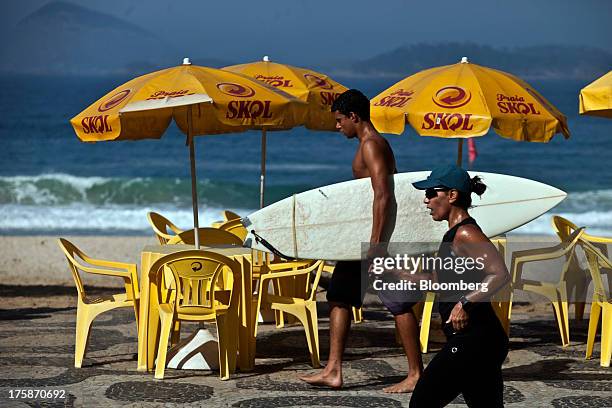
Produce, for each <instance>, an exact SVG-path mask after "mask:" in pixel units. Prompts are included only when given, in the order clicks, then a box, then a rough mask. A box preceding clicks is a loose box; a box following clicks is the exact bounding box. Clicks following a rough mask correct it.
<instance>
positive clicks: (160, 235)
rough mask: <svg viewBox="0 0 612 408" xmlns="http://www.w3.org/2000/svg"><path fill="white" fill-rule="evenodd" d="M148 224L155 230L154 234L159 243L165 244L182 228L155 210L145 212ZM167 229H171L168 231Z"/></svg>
mask: <svg viewBox="0 0 612 408" xmlns="http://www.w3.org/2000/svg"><path fill="white" fill-rule="evenodd" d="M147 219H148V220H149V224H151V227H152V228H153V231H154V232H155V236H156V237H157V239H159V243H160V244H162V245H165V244H166V243H168V241H169V240H171V239H172V238H174V237H175V236H177V235H178V234H180V233H181V232H183V230H182V229H180V228H179V227H177V226H176V225H174V224H173V223H172V222H171V221H170V220H169V219H167V218H166V217H164V216H163V215H161V214H158V213H156V212H153V211H151V212H149V213H147ZM168 230H170V231H172V233H169V232H168Z"/></svg>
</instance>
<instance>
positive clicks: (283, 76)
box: [223, 56, 348, 207]
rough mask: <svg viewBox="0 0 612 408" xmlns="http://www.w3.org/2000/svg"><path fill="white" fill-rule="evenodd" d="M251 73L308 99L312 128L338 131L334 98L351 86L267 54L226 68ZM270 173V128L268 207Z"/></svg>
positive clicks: (263, 142)
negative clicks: (256, 59) (273, 58)
mask: <svg viewBox="0 0 612 408" xmlns="http://www.w3.org/2000/svg"><path fill="white" fill-rule="evenodd" d="M223 69H224V70H228V71H231V72H237V73H240V74H243V75H247V76H250V77H252V78H255V79H257V80H259V81H262V82H265V83H267V84H268V85H271V86H274V87H276V88H278V89H282V90H283V91H284V92H286V93H288V94H290V95H292V96H294V97H296V98H298V99H300V100H302V101H303V102H306V103H307V104H308V113H307V114H306V121H305V123H304V126H306V128H308V129H311V130H330V131H331V130H336V120H335V118H334V115H333V114H332V112H331V111H330V108H331V105H332V103H333V102H334V100H335V99H336V98H337V97H338V95H340V94H341V93H343V92H344V91H346V90H347V89H348V88H347V87H345V86H343V85H341V84H339V83H338V82H336V81H334V80H332V79H330V78H329V77H328V76H326V75H324V74H321V73H319V72H316V71H313V70H310V69H306V68H299V67H294V66H291V65H285V64H278V63H275V62H270V59H269V58H268V57H267V56H265V57H264V58H263V60H262V61H256V62H251V63H248V64H240V65H232V66H229V67H225V68H223ZM265 174H266V129H265V128H264V129H262V133H261V178H260V180H261V181H260V206H261V207H263V206H264V187H265V177H266V176H265Z"/></svg>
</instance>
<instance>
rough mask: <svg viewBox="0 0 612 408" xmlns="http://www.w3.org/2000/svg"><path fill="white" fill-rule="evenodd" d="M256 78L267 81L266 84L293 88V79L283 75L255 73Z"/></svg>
mask: <svg viewBox="0 0 612 408" xmlns="http://www.w3.org/2000/svg"><path fill="white" fill-rule="evenodd" d="M255 79H257V80H258V81H262V82H265V83H266V84H268V85H271V86H274V87H277V88H278V87H281V88H293V84H292V83H291V80H290V79H285V77H283V76H281V75H276V76H265V75H260V74H257V75H255Z"/></svg>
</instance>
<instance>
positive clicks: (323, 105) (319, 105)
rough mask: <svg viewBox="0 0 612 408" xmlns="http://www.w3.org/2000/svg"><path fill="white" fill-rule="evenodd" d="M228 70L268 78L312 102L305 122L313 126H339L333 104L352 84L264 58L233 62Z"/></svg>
mask: <svg viewBox="0 0 612 408" xmlns="http://www.w3.org/2000/svg"><path fill="white" fill-rule="evenodd" d="M223 69H224V70H227V71H231V72H237V73H240V74H244V75H247V76H250V77H252V78H255V79H257V80H259V81H262V82H265V83H267V84H269V85H271V86H274V87H276V88H278V89H282V90H283V91H284V92H286V93H288V94H290V95H292V96H295V97H296V98H298V99H300V100H302V101H304V102H306V103H308V113H307V115H306V122H305V123H304V125H305V126H306V127H307V128H308V129H312V130H335V129H336V120H335V119H334V115H333V114H332V113H331V111H330V108H331V105H332V103H333V102H334V100H336V98H337V97H338V95H340V94H341V93H343V92H344V91H346V90H347V89H348V88H347V87H345V86H343V85H341V84H339V83H338V82H336V81H334V80H332V79H330V78H329V77H328V76H327V75H325V74H321V73H319V72H316V71H313V70H310V69H306V68H299V67H293V66H291V65H285V64H278V63H275V62H271V61H270V59H269V58H268V57H267V56H266V57H264V58H263V60H262V61H256V62H251V63H248V64H240V65H232V66H229V67H225V68H223Z"/></svg>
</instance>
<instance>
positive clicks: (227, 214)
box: [223, 210, 240, 221]
mask: <svg viewBox="0 0 612 408" xmlns="http://www.w3.org/2000/svg"><path fill="white" fill-rule="evenodd" d="M236 219H240V216H239V215H238V214H236V213H235V212H232V211H230V210H225V211H223V220H224V221H231V220H236Z"/></svg>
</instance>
